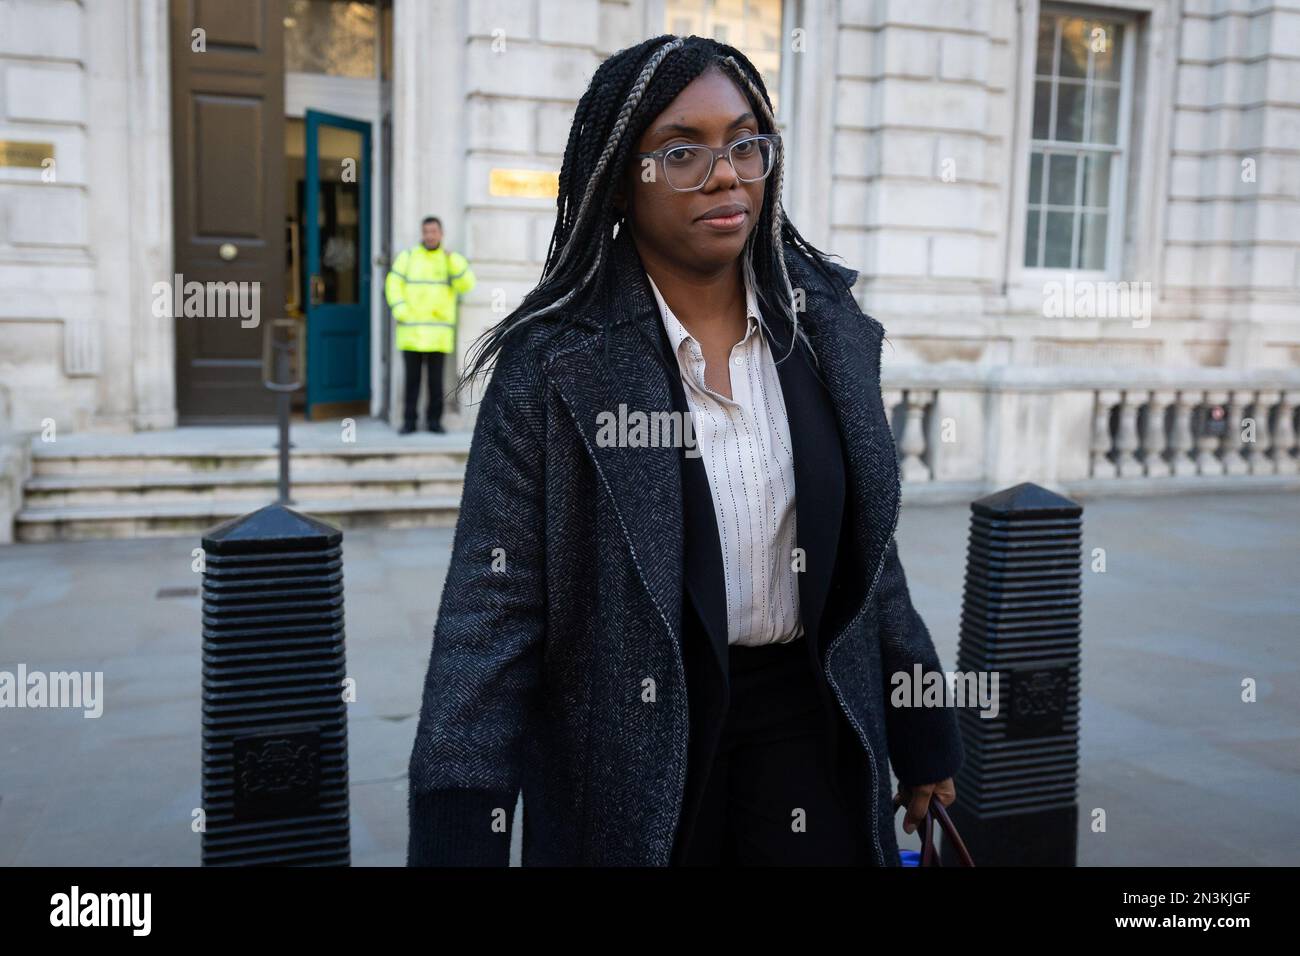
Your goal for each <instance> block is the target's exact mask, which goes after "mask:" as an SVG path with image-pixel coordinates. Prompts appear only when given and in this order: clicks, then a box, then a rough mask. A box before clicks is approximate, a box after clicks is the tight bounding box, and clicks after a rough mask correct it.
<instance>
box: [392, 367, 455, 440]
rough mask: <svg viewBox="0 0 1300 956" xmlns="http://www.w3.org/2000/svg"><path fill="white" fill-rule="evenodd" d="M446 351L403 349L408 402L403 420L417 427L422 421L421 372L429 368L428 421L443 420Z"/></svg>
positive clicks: (433, 422)
mask: <svg viewBox="0 0 1300 956" xmlns="http://www.w3.org/2000/svg"><path fill="white" fill-rule="evenodd" d="M445 354H446V353H444V352H407V351H405V350H403V351H402V361H403V362H405V363H406V402H405V405H404V407H403V409H402V422H403V424H405V425H407V426H408V427H410V428H415V427H416V426H417V425H418V424H419V421H420V414H419V404H420V384H421V381H420V380H421V372H422V371H423V370H425V369H428V375H427V376H426V377H427V378H428V380H429V404H428V414H427V417H426V421H427V422H428V423H429V424H430V425H437V424H440V423H441V421H442V357H443V355H445Z"/></svg>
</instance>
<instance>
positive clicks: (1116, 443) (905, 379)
mask: <svg viewBox="0 0 1300 956" xmlns="http://www.w3.org/2000/svg"><path fill="white" fill-rule="evenodd" d="M882 396H883V399H884V403H885V409H886V412H887V414H888V415H889V418H890V421H891V423H892V426H893V430H894V438H895V441H896V443H897V446H898V455H899V467H900V472H901V475H902V480H903V482H904V484H905V485H906V486H907V488H908V490H909V493H911V494H914V495H919V496H921V497H926V498H932V499H946V498H951V499H952V500H963V498H964V497H965V496H967V495H970V494H978V493H982V492H983V491H985V490H987V489H990V488H998V487H1005V486H1006V485H1008V484H1013V483H1017V482H1020V481H1035V482H1037V483H1039V484H1043V485H1045V486H1048V487H1054V488H1057V489H1060V490H1062V491H1064V492H1069V493H1074V494H1085V495H1086V494H1089V493H1095V494H1105V493H1135V494H1145V493H1159V492H1161V491H1169V492H1175V491H1177V492H1185V491H1188V490H1191V489H1195V488H1198V487H1199V488H1204V489H1207V490H1208V489H1213V490H1220V489H1228V490H1233V489H1242V490H1245V489H1248V488H1252V487H1254V488H1273V489H1277V488H1295V489H1296V490H1300V446H1298V444H1297V440H1298V436H1300V421H1298V420H1297V418H1298V416H1300V372H1297V371H1292V370H1279V371H1273V372H1239V371H1238V372H1233V371H1231V370H1226V369H1199V370H1190V371H1189V370H1182V371H1173V370H1150V371H1147V370H1142V371H1141V372H1140V374H1139V373H1135V372H1134V371H1132V370H1115V371H1113V372H1111V371H1097V370H1091V369H1089V370H1062V369H1056V368H1019V369H1013V368H990V369H983V370H981V369H973V370H972V369H969V368H963V369H958V368H952V369H949V368H945V367H944V366H933V365H932V366H906V367H894V368H886V369H885V372H884V376H883V382H882Z"/></svg>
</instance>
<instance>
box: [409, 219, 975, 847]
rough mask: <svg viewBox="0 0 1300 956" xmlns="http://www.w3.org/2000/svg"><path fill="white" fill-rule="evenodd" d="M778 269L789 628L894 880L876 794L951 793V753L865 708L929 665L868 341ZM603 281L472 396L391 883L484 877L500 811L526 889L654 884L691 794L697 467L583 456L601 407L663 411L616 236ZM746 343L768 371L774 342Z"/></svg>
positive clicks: (669, 452) (706, 610)
mask: <svg viewBox="0 0 1300 956" xmlns="http://www.w3.org/2000/svg"><path fill="white" fill-rule="evenodd" d="M786 258H787V267H788V269H789V271H790V278H791V282H792V284H793V285H794V286H796V287H797V288H801V289H803V290H804V294H805V311H804V313H803V315H802V317H801V322H802V324H803V326H804V328H805V330H806V331H807V334H808V336H809V339H810V340H811V343H812V346H813V349H814V350H815V351H816V354H817V356H818V358H819V359H820V368H819V370H818V371H817V372H815V371H814V370H813V368H812V366H811V364H810V363H808V362H807V361H806V360H805V357H804V353H802V352H800V353H799V354H794V355H791V356H790V357H789V358H788V359H787V360H785V361H783V362H781V363H780V364H779V366H778V368H779V371H780V377H781V382H782V389H783V392H784V393H785V402H786V405H787V412H788V414H789V417H790V425H791V440H792V442H793V443H794V454H795V487H796V509H797V519H796V533H797V535H798V545H799V547H801V548H803V549H804V551H805V554H806V570H805V571H804V572H803V573H802V574H801V575H800V581H799V589H800V610H801V617H802V619H803V621H804V627H805V630H806V631H807V633H808V637H809V641H808V647H809V653H810V655H812V660H814V661H815V662H816V663H815V668H814V670H815V673H816V674H817V676H818V679H819V681H820V685H821V687H822V689H823V694H824V698H825V700H826V701H827V716H828V725H829V727H830V730H831V734H830V735H829V739H831V740H832V741H833V743H832V746H834V747H835V748H836V750H837V751H838V752H839V753H840V754H841V755H842V756H841V757H840V762H839V764H838V766H839V767H841V768H842V769H841V773H842V774H843V775H844V776H845V779H844V780H843V781H842V782H841V785H842V786H844V787H846V788H847V792H848V793H849V794H850V795H851V799H853V800H854V802H855V805H858V806H861V807H862V813H863V827H864V831H866V832H868V833H870V835H871V842H872V845H873V847H874V850H875V854H876V862H877V864H878V865H882V866H893V865H897V864H898V847H897V844H896V841H895V838H894V810H893V807H892V802H891V798H892V793H891V787H890V778H889V768H888V766H887V765H886V763H885V760H886V757H887V758H888V760H889V761H890V763H892V765H893V768H894V771H895V773H896V774H897V775H898V777H899V779H900V780H903V781H905V782H909V783H929V782H934V781H937V780H941V779H943V778H945V777H949V776H953V775H954V774H955V773H956V770H957V767H958V766H959V764H960V762H961V759H962V748H961V742H960V736H959V733H958V730H957V722H956V718H955V714H954V713H953V711H952V710H951V709H949V708H939V709H903V708H893V707H890V706H888V696H889V689H890V688H889V683H888V682H889V675H891V674H893V673H895V672H897V671H906V672H908V673H909V674H910V673H911V671H912V667H913V664H915V663H919V664H921V665H922V667H923V669H924V670H925V671H931V670H938V669H939V668H940V664H939V661H938V657H937V655H936V653H935V650H934V645H933V643H932V641H931V639H930V635H929V633H928V632H927V630H926V628H925V625H924V623H923V622H922V620H921V618H920V616H919V615H918V614H917V613H916V611H915V610H914V608H913V607H912V604H911V600H910V598H909V595H908V591H907V583H906V579H905V577H904V574H903V568H902V565H901V564H900V562H899V559H898V554H897V549H896V547H895V545H894V540H893V535H894V530H895V527H896V525H897V521H898V508H899V500H900V498H899V471H898V463H897V456H896V451H895V446H894V440H893V436H892V434H891V431H890V428H889V424H888V421H887V419H886V415H885V411H884V408H883V404H882V402H881V396H880V367H879V360H880V349H881V343H882V341H883V334H884V330H883V328H882V327H881V325H880V324H879V323H878V322H876V321H875V320H874V319H871V318H869V317H867V316H865V315H864V314H863V313H862V311H861V310H860V309H859V308H858V307H857V305H856V303H855V302H854V300H853V298H852V296H851V295H850V294H849V293H848V291H847V290H846V289H844V288H840V287H832V284H831V283H828V282H827V281H826V280H825V279H824V278H823V277H822V276H820V274H819V273H817V272H816V271H815V270H813V269H812V268H811V267H810V266H808V265H807V264H806V263H805V262H804V261H803V259H802V258H801V257H800V256H799V255H798V254H796V253H794V252H793V251H791V250H788V249H787V256H786ZM610 266H611V268H610V270H609V280H608V281H607V283H606V284H605V285H604V286H603V287H602V289H601V290H600V294H599V295H597V296H595V297H594V301H593V302H592V303H591V304H589V305H587V306H584V307H581V308H579V309H577V310H575V311H573V312H571V313H570V314H569V316H568V318H569V319H570V321H569V322H567V323H565V324H563V325H561V324H560V323H559V322H558V321H556V322H551V321H548V320H547V319H542V320H538V321H537V322H534V323H532V324H531V326H532V327H528V326H525V327H524V329H521V330H519V331H517V332H514V333H512V335H515V336H518V338H517V340H516V341H514V342H513V343H511V344H510V345H508V346H507V347H506V349H505V350H504V351H503V352H502V354H501V356H500V358H499V360H498V362H497V366H496V369H495V371H494V373H493V375H492V378H491V381H490V382H489V384H488V387H487V390H486V392H485V394H484V397H483V402H482V406H481V408H480V410H479V416H478V419H477V423H476V425H475V430H474V437H473V443H472V446H471V449H470V455H469V460H468V464H467V468H466V474H465V492H464V498H463V500H462V503H461V511H460V517H459V520H458V523H457V526H456V532H455V540H454V543H453V548H452V558H451V566H450V569H449V571H448V575H447V580H446V583H445V585H444V588H443V593H442V601H441V606H440V608H439V612H438V620H437V624H436V627H435V630H434V638H433V649H432V655H431V658H430V662H429V668H428V672H427V676H426V680H425V687H424V698H423V706H422V708H421V712H420V719H419V724H418V727H417V730H416V738H415V744H414V747H413V750H412V754H411V763H410V800H409V809H410V826H411V831H410V844H409V849H408V863H410V864H412V865H430V864H497V865H503V864H504V863H505V862H506V861H507V859H508V854H509V832H508V828H509V822H510V818H511V817H512V815H513V811H514V806H515V799H516V796H517V794H518V792H519V789H520V788H521V787H522V789H523V793H524V833H523V862H524V864H525V865H574V864H579V865H667V864H670V863H672V862H674V861H675V850H676V849H677V848H678V847H680V845H681V841H682V839H683V835H684V834H685V833H687V832H689V829H690V824H691V822H692V819H691V816H692V812H693V809H694V801H695V798H696V797H697V796H698V793H699V791H700V787H701V782H700V780H699V779H698V778H697V777H696V775H695V773H692V774H690V777H691V779H690V780H688V772H687V770H688V759H687V757H688V752H689V754H690V764H691V767H692V770H694V769H695V767H696V766H700V765H702V766H707V765H708V761H709V760H710V758H711V753H712V751H711V747H712V744H713V743H715V742H716V738H717V731H718V729H719V727H720V725H721V720H722V717H723V716H724V715H725V711H726V701H727V691H726V664H725V662H726V654H727V647H726V618H725V613H726V612H725V594H724V593H723V592H722V588H723V583H722V577H721V571H720V566H718V565H717V561H716V552H717V548H718V544H717V532H716V528H715V527H714V521H713V514H712V506H711V504H710V503H709V499H708V497H707V477H706V476H705V473H704V470H703V464H702V460H701V459H699V458H687V457H685V456H684V455H683V454H682V452H681V450H680V449H675V448H669V447H648V448H637V447H603V446H602V444H601V443H599V442H598V441H597V432H598V429H599V420H598V416H599V415H600V413H602V412H614V413H615V414H617V411H618V407H619V405H620V403H626V405H627V408H628V410H629V412H630V411H635V410H641V411H645V412H647V413H650V412H654V411H671V410H673V409H678V410H681V409H682V408H684V407H685V405H684V401H685V400H684V393H683V392H682V390H681V386H680V381H679V380H678V379H677V378H676V375H675V367H674V366H671V365H669V364H668V363H669V361H671V358H672V356H671V352H670V351H668V348H667V346H666V337H665V336H664V334H663V326H662V321H661V319H660V316H659V312H658V309H657V308H656V305H655V302H654V298H653V295H652V293H651V291H650V288H649V285H648V283H647V281H646V279H645V274H644V270H643V267H642V265H641V262H640V259H639V257H638V255H637V252H636V248H635V246H634V245H633V244H632V242H631V240H630V238H629V237H628V236H627V234H626V231H624V232H623V233H622V234H621V235H620V237H619V238H618V239H617V240H616V241H615V243H614V246H613V252H612V260H611V263H610ZM836 268H837V270H839V271H840V272H841V274H842V275H843V276H844V277H845V278H846V280H847V281H848V282H849V284H851V283H852V280H853V279H854V277H855V276H856V274H855V273H853V272H851V271H850V270H847V269H843V268H842V267H838V266H837V267H836ZM768 318H769V324H770V325H771V326H772V329H773V347H774V352H775V354H776V355H777V356H781V355H784V354H785V347H786V345H788V343H789V327H788V324H783V323H781V322H780V321H778V320H776V319H775V318H774V317H771V316H769V317H768ZM783 336H784V338H783ZM818 372H819V373H820V374H818ZM701 482H703V485H701ZM701 488H702V489H703V490H701ZM688 686H689V688H690V693H689V694H688ZM688 697H689V698H690V707H689V708H688V703H687V702H688Z"/></svg>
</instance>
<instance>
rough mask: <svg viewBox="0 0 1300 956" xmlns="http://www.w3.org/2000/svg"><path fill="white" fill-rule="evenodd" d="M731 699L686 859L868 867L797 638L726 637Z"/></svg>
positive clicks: (863, 832)
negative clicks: (758, 642)
mask: <svg viewBox="0 0 1300 956" xmlns="http://www.w3.org/2000/svg"><path fill="white" fill-rule="evenodd" d="M729 655H730V661H729V665H728V670H729V672H730V679H731V702H730V707H729V709H728V711H727V716H726V719H725V723H724V726H723V731H722V738H721V740H720V742H719V745H718V750H717V754H716V757H715V760H714V763H713V766H712V769H711V770H710V772H709V776H708V780H707V783H706V784H705V790H704V796H703V798H702V802H701V805H700V810H699V816H698V818H697V821H696V825H695V829H694V832H693V833H692V835H691V839H690V842H689V844H688V845H687V846H686V847H684V848H683V853H682V856H681V858H680V862H681V865H684V866H774V865H775V866H872V865H873V855H872V851H871V844H870V840H871V837H870V835H869V832H868V829H867V827H866V825H865V824H864V823H863V821H862V820H861V819H860V818H861V817H862V815H863V811H862V809H861V808H854V807H852V806H850V805H849V802H848V799H847V798H846V797H845V794H844V791H843V790H841V789H838V788H837V787H836V786H835V784H834V782H833V777H832V774H831V760H832V759H833V758H832V756H831V753H832V749H831V748H830V747H829V746H827V739H826V735H827V727H826V720H825V711H824V705H823V703H822V699H821V696H820V694H819V693H818V690H817V685H816V684H815V683H814V677H813V672H812V662H811V660H810V658H809V653H808V647H807V644H806V643H805V638H803V637H799V638H796V639H795V640H793V641H790V642H788V643H784V644H765V645H763V646H760V647H744V646H740V645H735V644H733V645H731V646H730V648H729Z"/></svg>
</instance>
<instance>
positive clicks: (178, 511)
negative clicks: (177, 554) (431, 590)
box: [14, 493, 460, 545]
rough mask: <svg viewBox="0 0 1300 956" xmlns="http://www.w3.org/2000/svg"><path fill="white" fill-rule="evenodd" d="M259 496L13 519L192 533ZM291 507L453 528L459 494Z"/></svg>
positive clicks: (352, 522) (43, 536)
mask: <svg viewBox="0 0 1300 956" xmlns="http://www.w3.org/2000/svg"><path fill="white" fill-rule="evenodd" d="M274 499H275V495H274V493H272V494H270V495H267V496H265V497H264V498H263V499H261V500H248V501H244V500H228V499H220V500H202V499H198V500H194V501H180V502H148V503H136V504H132V503H129V502H127V503H117V504H104V505H77V506H71V505H69V506H56V507H24V508H23V509H22V510H21V511H19V512H18V515H17V516H16V520H15V523H14V524H15V537H16V538H17V540H19V541H23V542H39V541H85V540H90V539H100V538H143V537H193V538H194V539H195V544H196V545H197V544H198V539H199V538H200V537H202V535H203V534H204V533H205V532H207V531H209V530H211V529H212V528H214V527H215V526H217V525H218V524H221V523H222V522H224V521H227V520H229V519H231V518H236V517H239V516H240V515H242V514H246V513H248V512H250V511H254V510H256V509H257V508H260V507H261V506H263V505H266V504H271V503H272V502H273V501H274ZM290 507H291V508H293V509H294V510H295V511H300V512H302V513H303V514H308V515H311V516H312V517H314V518H320V519H321V520H323V521H328V522H329V523H330V524H333V525H335V526H337V527H340V528H343V529H344V530H347V529H349V528H419V527H453V526H454V525H455V523H456V516H457V514H458V512H459V508H460V495H411V496H367V497H351V498H336V499H312V498H306V497H302V498H298V497H295V498H294V500H293V502H292V503H291V504H290Z"/></svg>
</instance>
